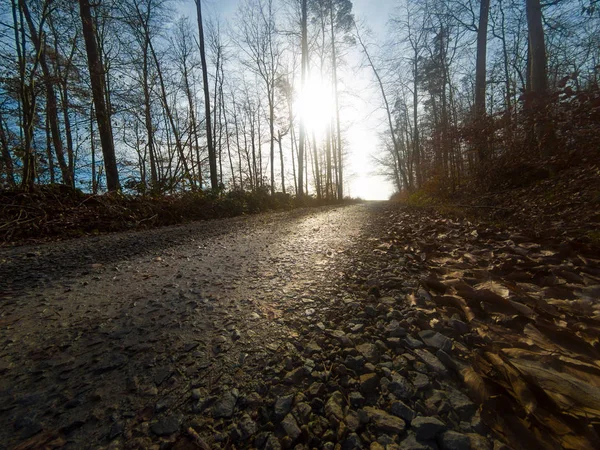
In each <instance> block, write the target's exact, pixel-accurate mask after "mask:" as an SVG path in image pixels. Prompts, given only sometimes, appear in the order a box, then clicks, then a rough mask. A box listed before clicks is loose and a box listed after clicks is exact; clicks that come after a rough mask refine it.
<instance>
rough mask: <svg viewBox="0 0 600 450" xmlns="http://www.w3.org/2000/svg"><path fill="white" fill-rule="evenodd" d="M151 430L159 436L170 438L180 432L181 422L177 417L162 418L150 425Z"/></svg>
mask: <svg viewBox="0 0 600 450" xmlns="http://www.w3.org/2000/svg"><path fill="white" fill-rule="evenodd" d="M150 430H152V432H153V433H154V434H155V435H157V436H170V435H172V434H174V433H176V432H177V431H179V420H178V419H176V418H175V417H162V418H160V419H158V420H157V421H156V422H153V423H152V425H150Z"/></svg>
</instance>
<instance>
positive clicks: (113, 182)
mask: <svg viewBox="0 0 600 450" xmlns="http://www.w3.org/2000/svg"><path fill="white" fill-rule="evenodd" d="M79 13H80V17H81V24H82V28H83V38H84V40H85V49H86V53H87V59H88V69H89V72H90V82H91V85H92V95H93V98H94V108H95V111H96V121H97V123H98V131H99V133H100V143H101V145H102V155H103V157H104V168H105V172H106V187H107V189H108V190H109V191H118V190H119V189H120V188H121V186H120V184H119V171H118V169H117V160H116V157H115V146H114V141H113V134H112V126H111V123H110V114H109V111H108V109H107V107H106V93H105V92H104V87H105V85H106V83H105V80H104V68H103V67H102V63H101V62H100V56H99V54H98V46H97V44H96V33H95V32H94V24H93V22H92V13H91V10H90V2H89V0H79Z"/></svg>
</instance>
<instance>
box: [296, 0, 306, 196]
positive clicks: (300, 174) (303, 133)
mask: <svg viewBox="0 0 600 450" xmlns="http://www.w3.org/2000/svg"><path fill="white" fill-rule="evenodd" d="M306 3H307V1H306V0H302V18H301V28H302V31H301V33H302V37H301V40H302V43H301V45H302V57H301V63H300V65H301V67H302V74H301V87H300V95H304V89H305V86H306V67H307V64H308V37H307V33H308V30H307V15H308V12H307V4H306ZM298 138H299V141H300V142H299V143H298V194H297V195H298V198H302V197H303V196H304V144H305V140H306V130H305V124H304V118H303V117H301V118H300V133H299V137H298Z"/></svg>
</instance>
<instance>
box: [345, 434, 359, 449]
mask: <svg viewBox="0 0 600 450" xmlns="http://www.w3.org/2000/svg"><path fill="white" fill-rule="evenodd" d="M362 448H363V445H362V441H361V440H360V437H359V436H358V434H356V433H350V434H349V435H348V437H347V438H346V440H345V441H344V443H343V444H342V450H357V449H362Z"/></svg>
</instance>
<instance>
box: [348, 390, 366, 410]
mask: <svg viewBox="0 0 600 450" xmlns="http://www.w3.org/2000/svg"><path fill="white" fill-rule="evenodd" d="M348 399H349V400H350V405H351V406H352V407H353V408H360V407H362V406H363V405H364V404H365V398H364V397H363V396H362V395H361V393H360V392H356V391H353V392H350V395H349V396H348Z"/></svg>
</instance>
